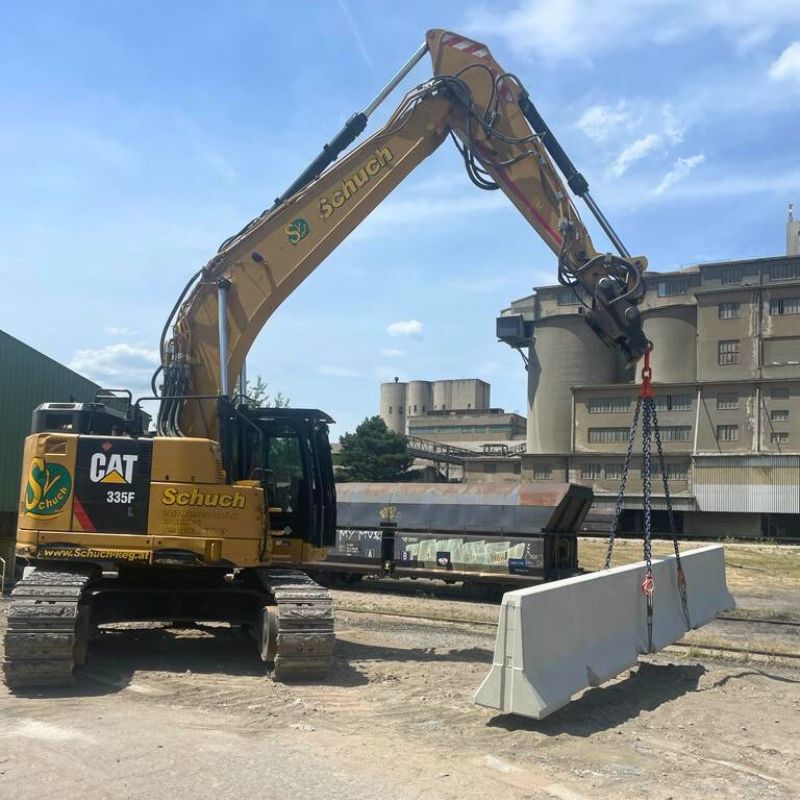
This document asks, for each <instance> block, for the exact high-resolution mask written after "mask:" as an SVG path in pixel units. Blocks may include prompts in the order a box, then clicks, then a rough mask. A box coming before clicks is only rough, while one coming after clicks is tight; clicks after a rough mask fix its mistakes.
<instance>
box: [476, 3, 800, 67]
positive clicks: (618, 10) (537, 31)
mask: <svg viewBox="0 0 800 800" xmlns="http://www.w3.org/2000/svg"><path fill="white" fill-rule="evenodd" d="M496 7H497V5H489V4H488V2H485V3H483V4H482V5H480V6H478V7H477V8H474V9H473V10H472V11H471V13H470V14H469V15H468V17H467V23H466V30H468V31H469V32H470V33H472V34H474V35H476V36H479V37H480V38H481V39H482V40H489V41H492V39H494V38H496V37H500V38H503V39H505V40H506V42H507V43H508V44H509V46H510V47H511V48H512V49H513V50H514V51H516V52H517V53H519V54H520V55H523V56H528V57H532V58H545V59H550V60H562V59H574V60H579V61H586V62H590V61H592V60H593V59H596V58H598V57H599V56H601V55H603V54H604V53H605V52H607V51H611V50H618V49H620V48H627V49H629V50H632V49H634V48H637V47H642V46H643V44H647V43H656V44H663V43H666V42H674V41H679V40H685V39H689V38H693V37H701V36H703V35H706V34H709V33H719V34H721V35H722V36H724V37H726V38H727V39H729V40H731V41H732V42H733V43H734V44H735V45H736V46H737V47H738V48H739V49H748V48H752V47H754V46H756V45H758V44H761V43H763V42H765V41H767V40H768V39H769V38H770V37H772V36H773V35H774V34H775V33H776V32H779V31H780V30H782V29H783V28H784V27H785V26H788V25H795V24H796V23H797V3H796V0H737V2H736V3H735V5H733V4H731V3H730V0H650V2H643V0H604V2H603V3H602V5H601V6H599V5H598V4H597V3H596V2H595V0H560V2H558V3H553V2H552V0H520V2H518V3H517V4H516V7H514V8H512V9H508V8H502V10H494V9H495V8H496ZM589 21H590V22H589Z"/></svg>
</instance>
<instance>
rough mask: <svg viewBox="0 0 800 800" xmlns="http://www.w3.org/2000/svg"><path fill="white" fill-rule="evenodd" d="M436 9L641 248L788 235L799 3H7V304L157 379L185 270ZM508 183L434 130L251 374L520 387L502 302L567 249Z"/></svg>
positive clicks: (123, 371)
mask: <svg viewBox="0 0 800 800" xmlns="http://www.w3.org/2000/svg"><path fill="white" fill-rule="evenodd" d="M430 27H445V28H449V29H452V30H455V31H457V32H460V33H465V34H468V35H471V36H473V37H475V38H476V39H479V40H481V41H484V42H485V43H486V44H488V45H489V47H490V48H491V50H492V52H493V54H494V56H495V57H496V58H497V60H498V61H499V62H500V63H501V64H503V65H504V66H505V67H506V68H507V69H509V70H510V71H513V72H515V73H517V74H518V75H519V76H520V77H521V78H522V80H523V82H524V83H525V85H526V86H527V88H528V90H529V91H530V93H531V95H532V96H533V97H534V99H535V101H536V103H537V105H538V107H539V109H540V111H541V112H542V113H543V115H544V116H545V117H546V118H547V119H548V121H549V122H550V125H551V127H552V128H553V129H554V130H555V132H556V133H557V135H558V136H559V138H560V139H561V141H562V143H563V145H564V146H565V148H566V149H567V151H568V152H569V153H570V155H571V156H572V158H573V160H574V161H575V163H576V164H577V165H578V167H579V169H581V170H582V171H583V172H584V174H585V175H586V176H587V178H588V179H589V182H590V185H591V187H592V192H593V195H594V197H595V199H596V200H597V201H598V202H599V203H600V204H601V206H602V207H603V208H604V210H605V211H606V213H607V215H608V216H609V217H610V218H611V220H612V222H613V224H614V225H615V227H616V228H617V230H618V231H619V233H620V235H621V236H622V238H623V240H624V241H625V242H626V244H627V246H628V248H629V249H630V250H631V251H632V252H634V253H637V254H638V253H642V254H645V255H647V256H648V257H649V259H650V263H651V267H652V268H654V269H669V268H676V267H679V266H681V265H688V264H691V263H696V262H698V261H705V260H715V259H736V258H746V257H751V256H759V255H778V254H781V253H782V252H783V248H784V221H785V211H786V204H787V202H788V201H790V200H792V199H794V200H796V201H800V159H799V158H798V156H799V155H800V147H799V146H798V129H800V125H798V123H799V122H800V119H799V116H800V115H798V103H800V15H798V10H797V4H796V2H795V1H794V0H792V2H788V1H787V2H784V1H783V0H761V2H752V1H751V0H740V2H723V0H695V1H694V2H689V0H672V1H668V0H650V2H642V0H605V1H604V2H602V3H595V2H588V0H559V2H557V3H556V2H552V0H550V2H545V1H544V0H530V1H529V2H522V1H520V0H517V2H510V3H501V2H494V3H481V2H474V3H473V2H470V0H466V1H464V0H462V2H437V3H430V2H414V1H413V0H412V1H411V2H403V3H386V2H382V1H381V0H372V2H366V1H362V0H318V1H317V2H307V3H301V2H294V3H278V2H252V3H251V2H230V3H227V4H222V3H204V2H194V3H188V2H172V3H163V2H160V3H156V2H148V0H143V2H140V3H136V4H122V3H113V2H112V3H109V2H107V1H106V2H88V1H87V2H82V3H73V4H66V3H57V2H46V1H44V2H39V3H36V4H11V3H4V4H2V6H0V69H1V70H2V73H1V74H2V75H3V80H2V82H0V102H2V107H3V111H4V113H3V115H2V118H0V174H1V175H2V182H3V187H4V199H5V202H4V212H3V214H2V215H0V235H2V240H3V243H4V246H3V247H2V249H0V278H2V281H3V284H2V285H3V292H2V295H0V298H1V299H0V327H2V328H3V329H4V330H6V331H8V332H9V333H11V334H12V335H14V336H16V337H18V338H20V339H22V340H23V341H25V342H27V343H28V344H30V345H32V346H33V347H36V348H38V349H40V350H42V351H43V352H45V353H47V354H48V355H50V356H52V357H54V358H56V359H58V360H60V361H62V362H64V363H68V364H70V365H71V366H72V367H73V368H74V369H77V370H78V371H79V372H82V373H83V374H85V375H87V376H88V377H91V378H93V379H95V380H97V381H99V382H101V383H104V384H106V385H114V386H119V385H130V386H132V388H133V389H134V390H135V391H139V392H144V391H145V388H146V385H147V382H148V378H149V374H150V372H151V371H152V368H153V366H154V362H155V351H156V348H157V339H158V335H159V331H160V329H161V326H162V324H163V321H164V319H165V317H166V314H167V313H168V311H169V309H170V307H171V306H172V304H173V302H174V300H175V298H176V297H177V295H178V293H179V291H180V289H181V288H182V286H183V284H184V282H185V281H186V279H187V277H188V276H189V275H190V274H191V273H192V272H194V271H195V270H196V269H197V268H199V267H200V266H201V265H202V264H203V263H205V262H206V261H207V260H208V258H209V257H210V256H211V255H212V254H213V253H214V252H215V251H216V248H217V246H218V244H219V243H220V242H221V241H222V240H223V239H224V238H226V237H227V236H228V235H230V234H231V233H233V232H235V231H237V230H239V228H240V227H241V226H242V225H243V224H244V222H246V221H247V220H248V219H250V218H251V217H252V216H254V215H255V214H256V213H258V212H260V211H261V210H262V209H264V208H265V207H267V206H268V205H270V204H271V201H272V199H273V198H274V197H275V196H276V195H277V194H279V193H280V192H281V191H283V189H284V188H285V187H286V186H287V185H288V184H289V183H290V182H291V181H292V180H293V179H294V177H295V176H296V175H297V174H298V173H299V172H300V171H301V169H302V168H303V167H304V166H305V165H306V164H307V162H308V161H309V160H310V159H311V158H312V157H313V156H314V155H316V153H317V152H318V150H319V148H320V146H321V145H322V143H323V142H325V141H327V140H328V139H329V138H330V137H331V136H332V135H333V134H334V133H335V132H336V131H337V130H338V129H339V127H340V126H341V124H342V123H343V122H344V120H345V119H346V118H347V117H348V116H349V115H350V114H351V113H352V112H354V111H356V110H358V109H360V108H362V107H364V106H365V105H366V103H367V102H368V101H369V100H370V99H371V98H372V97H373V95H374V94H375V93H376V92H377V90H378V89H379V88H380V87H381V86H382V85H383V84H384V83H385V82H386V80H388V78H389V77H390V76H391V75H392V74H393V73H394V72H395V70H396V69H397V68H398V67H399V66H400V65H401V64H402V63H403V62H404V61H405V60H406V58H407V57H408V56H409V55H410V54H411V53H412V52H413V51H414V50H415V49H416V48H417V46H418V45H419V44H420V42H421V41H422V38H423V35H424V33H425V31H426V30H427V29H428V28H430ZM429 72H430V67H429V63H428V62H427V61H423V63H422V64H421V65H420V66H418V67H417V68H416V70H415V71H414V72H413V73H412V75H411V76H410V78H409V79H407V81H406V82H405V83H404V84H403V86H404V87H405V88H406V89H408V88H411V87H412V86H413V85H415V84H416V83H418V82H420V81H422V80H424V79H425V77H426V76H427V75H428V74H429ZM401 96H402V92H401V91H397V92H396V93H395V94H394V95H392V97H391V98H390V100H389V101H388V102H387V103H386V104H385V105H384V106H383V107H382V108H381V109H380V110H379V111H378V112H377V113H376V114H375V116H374V117H373V118H372V120H371V123H370V128H369V129H368V130H374V129H375V127H376V126H377V125H379V124H381V122H382V121H383V120H384V119H385V118H386V117H387V116H388V115H389V113H390V112H391V110H392V109H393V108H394V107H395V105H396V104H397V103H398V102H399V100H400V98H401ZM498 194H499V193H487V192H479V191H478V190H476V189H474V188H473V187H472V185H471V184H470V183H469V181H468V180H467V178H466V175H465V174H463V169H462V167H461V165H460V162H459V160H458V158H457V157H456V153H455V151H454V149H453V148H452V145H450V144H449V143H445V144H444V145H443V146H442V148H441V149H440V150H439V151H438V152H437V153H436V154H435V155H434V156H433V157H432V158H431V159H429V161H428V162H427V163H426V164H423V165H422V166H421V167H420V169H418V170H417V172H416V173H415V174H414V175H412V176H411V177H410V178H409V179H408V180H407V181H406V182H405V183H404V184H403V185H402V186H401V187H399V188H398V190H397V191H396V192H395V193H393V194H392V196H391V197H390V198H389V199H388V200H387V201H386V202H385V204H384V205H383V206H381V208H379V209H378V211H376V212H375V214H373V216H372V217H370V218H369V219H368V220H367V221H366V222H365V223H364V225H363V226H362V227H361V228H359V229H358V231H356V233H354V234H353V235H352V236H351V237H350V239H348V240H347V241H346V242H345V243H344V245H343V246H342V247H340V248H339V250H337V252H335V253H334V254H333V255H332V256H331V257H330V258H329V259H328V260H327V261H326V262H325V263H324V264H322V265H321V266H320V267H319V268H318V270H317V271H316V272H315V273H314V274H313V275H312V276H311V277H310V278H309V279H308V281H306V283H305V284H303V286H301V287H300V289H299V290H298V291H297V292H295V294H294V295H293V296H292V297H291V298H290V299H289V300H288V301H287V302H286V303H285V304H284V306H283V307H282V308H281V309H279V311H278V312H277V313H276V314H275V315H274V316H273V318H272V319H271V320H270V322H269V323H268V324H267V326H266V327H265V329H264V330H263V331H262V333H261V335H260V336H259V339H258V340H257V342H256V345H255V346H254V348H253V350H252V352H251V356H250V359H249V370H250V373H251V375H255V374H256V373H260V374H261V375H262V376H263V377H264V378H265V380H267V381H268V382H269V384H270V388H271V389H273V390H280V391H282V392H283V393H284V394H285V395H288V396H289V397H290V398H291V401H292V404H293V405H295V406H301V405H302V406H317V407H321V408H323V409H325V410H327V411H328V412H329V413H330V414H331V415H332V416H334V417H335V418H336V419H337V420H338V422H339V425H337V427H336V429H335V431H336V433H342V432H343V431H344V430H347V429H352V428H353V427H354V426H355V425H356V424H357V423H358V422H359V421H360V420H361V419H363V418H364V417H365V416H367V415H369V414H373V413H377V408H378V384H379V382H380V381H381V380H385V379H391V377H392V376H394V375H397V376H400V377H401V378H421V379H437V378H445V377H452V378H457V377H472V376H475V377H480V378H483V379H485V380H488V381H490V382H491V384H492V400H493V405H497V406H504V407H506V408H507V409H509V410H520V411H523V412H524V408H525V375H524V371H523V369H522V365H521V361H520V359H519V356H518V355H517V354H516V353H513V352H512V351H510V350H509V349H508V348H505V347H504V346H502V345H500V344H497V343H496V340H495V337H494V319H495V316H496V315H497V313H498V312H499V311H500V309H501V308H502V307H504V306H506V305H507V304H508V302H509V301H510V300H512V299H514V298H517V297H520V296H523V295H525V294H528V293H529V292H530V288H531V287H532V286H533V285H535V284H541V283H550V282H553V280H554V278H555V258H554V256H553V255H552V254H551V253H550V251H549V250H548V249H547V248H546V247H545V246H544V245H543V243H542V242H541V241H540V240H539V239H538V237H537V236H536V235H535V233H534V232H533V231H532V230H531V229H530V228H529V227H528V226H527V225H526V224H525V223H524V221H523V220H522V219H521V217H519V215H518V214H517V212H516V211H514V209H513V208H512V207H511V206H510V204H508V203H507V202H506V201H505V200H504V198H503V197H498V196H497V195H498ZM584 216H586V215H585V214H584ZM595 239H596V244H597V245H598V246H599V247H605V246H606V245H605V243H604V242H603V240H602V238H601V237H600V236H599V235H598V236H596V237H595ZM395 323H405V324H400V325H397V324H395ZM393 334H394V335H393Z"/></svg>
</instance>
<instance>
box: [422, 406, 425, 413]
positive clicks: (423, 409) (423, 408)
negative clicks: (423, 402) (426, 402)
mask: <svg viewBox="0 0 800 800" xmlns="http://www.w3.org/2000/svg"><path fill="white" fill-rule="evenodd" d="M422 413H423V414H424V413H425V406H422Z"/></svg>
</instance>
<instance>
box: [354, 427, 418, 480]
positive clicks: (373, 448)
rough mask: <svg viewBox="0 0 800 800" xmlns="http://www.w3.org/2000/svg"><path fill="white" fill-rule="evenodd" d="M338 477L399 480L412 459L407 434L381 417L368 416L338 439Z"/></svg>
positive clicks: (403, 475) (402, 477)
mask: <svg viewBox="0 0 800 800" xmlns="http://www.w3.org/2000/svg"><path fill="white" fill-rule="evenodd" d="M339 442H340V444H341V446H342V449H341V451H340V453H339V464H340V466H341V467H342V469H341V471H340V478H341V480H345V481H401V480H403V479H404V477H405V474H406V471H407V470H408V468H409V467H410V466H411V463H412V461H413V460H414V458H413V456H410V455H409V454H408V446H407V443H406V437H405V436H402V435H401V434H399V433H393V432H392V431H390V430H389V429H388V428H387V427H386V423H385V422H384V421H383V420H382V419H381V418H380V417H377V416H376V417H367V419H365V420H364V421H363V422H362V423H361V424H360V425H359V426H358V427H357V428H356V430H355V433H346V434H345V435H344V436H342V437H341V438H340V439H339Z"/></svg>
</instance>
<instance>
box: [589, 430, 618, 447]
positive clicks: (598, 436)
mask: <svg viewBox="0 0 800 800" xmlns="http://www.w3.org/2000/svg"><path fill="white" fill-rule="evenodd" d="M627 441H628V429H627V428H589V443H590V444H610V443H612V442H627Z"/></svg>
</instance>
